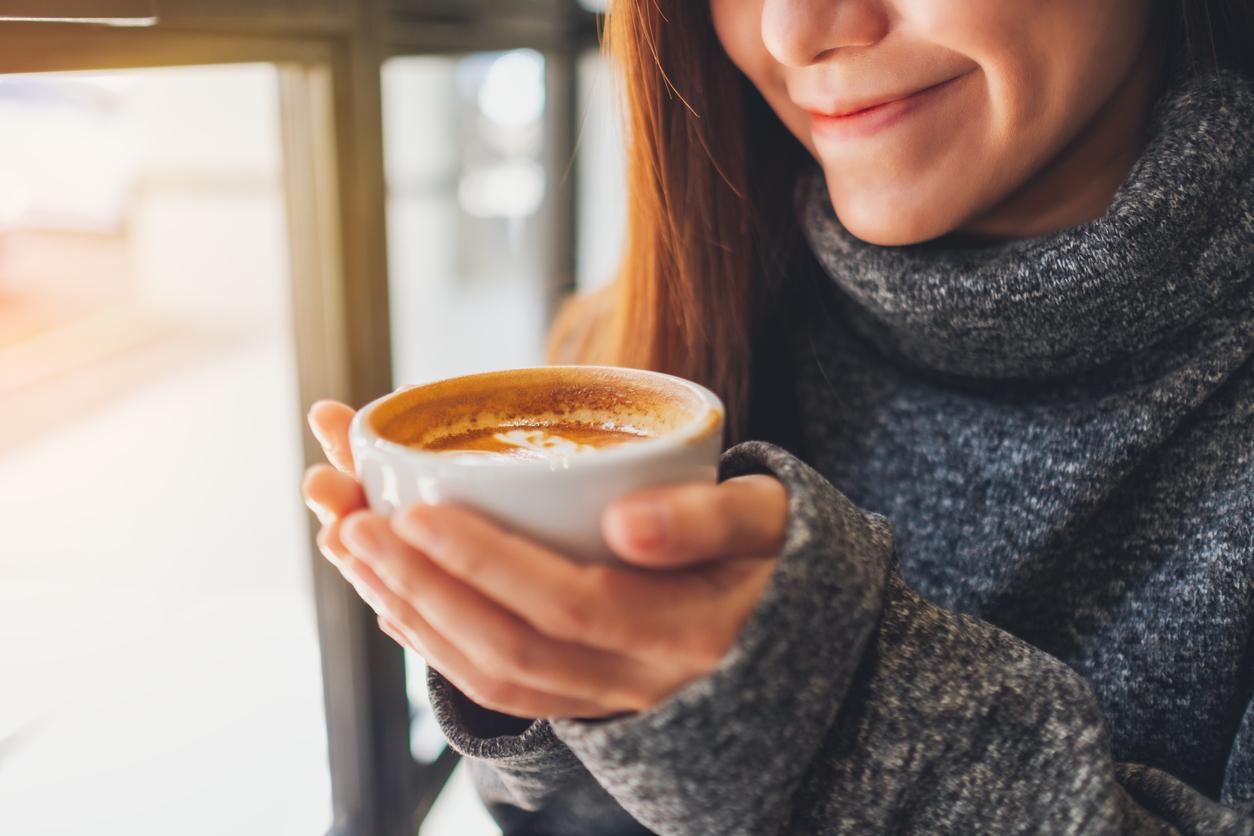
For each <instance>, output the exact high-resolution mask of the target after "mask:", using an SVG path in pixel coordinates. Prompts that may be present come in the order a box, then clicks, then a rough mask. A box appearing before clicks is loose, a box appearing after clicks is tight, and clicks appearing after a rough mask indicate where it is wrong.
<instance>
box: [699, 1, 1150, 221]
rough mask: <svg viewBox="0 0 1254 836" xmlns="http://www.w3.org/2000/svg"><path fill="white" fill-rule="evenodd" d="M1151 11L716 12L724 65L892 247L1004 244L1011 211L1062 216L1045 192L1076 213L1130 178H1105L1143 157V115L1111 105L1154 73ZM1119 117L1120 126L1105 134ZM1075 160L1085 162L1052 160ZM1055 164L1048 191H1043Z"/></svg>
mask: <svg viewBox="0 0 1254 836" xmlns="http://www.w3.org/2000/svg"><path fill="white" fill-rule="evenodd" d="M682 1H683V2H687V0H682ZM1150 2H1151V0H1051V1H1050V2H1041V0H710V6H711V12H712V14H713V20H714V26H715V30H716V31H717V33H718V37H719V40H720V41H721V42H722V45H723V48H724V49H725V50H726V51H727V54H728V56H729V57H730V58H731V60H732V61H733V62H734V63H735V64H736V66H738V67H739V68H740V70H741V71H742V72H743V73H744V74H745V75H746V76H747V77H748V78H749V80H750V81H752V82H753V84H754V85H755V86H756V87H757V88H758V90H760V91H761V93H762V95H763V96H764V97H765V99H766V101H767V102H768V103H769V104H770V106H771V107H772V108H773V109H774V110H775V112H776V113H777V114H778V115H779V117H780V119H781V120H783V122H784V124H785V125H786V126H787V127H788V129H789V130H790V131H792V133H793V134H794V135H795V136H796V137H797V138H798V139H799V140H801V142H802V143H803V144H804V145H805V146H806V147H807V148H808V149H809V151H810V153H811V154H812V155H814V157H815V159H817V160H818V161H819V163H820V164H821V166H822V168H823V172H824V174H825V176H826V179H827V185H828V190H829V191H830V193H831V196H832V203H833V207H834V208H835V210H836V214H837V216H838V217H839V218H840V220H841V222H842V223H843V224H844V226H845V227H846V228H847V229H849V231H850V232H852V233H853V234H854V235H857V236H858V237H860V238H863V239H865V240H867V241H870V242H872V243H877V244H885V245H893V244H908V243H916V242H919V241H925V240H928V239H930V238H935V237H938V236H940V235H944V234H946V233H949V232H952V231H955V230H960V231H969V232H973V233H976V234H983V233H989V234H994V235H996V234H1004V233H1010V234H1013V227H1014V224H1013V223H1009V222H1008V221H1006V218H1008V217H1009V214H1014V213H1015V212H1019V213H1022V212H1023V211H1025V210H1026V211H1029V212H1033V211H1035V212H1037V213H1038V214H1039V213H1040V212H1042V211H1043V212H1045V213H1046V214H1049V212H1050V211H1054V212H1055V214H1058V213H1057V211H1055V210H1056V207H1055V209H1050V208H1049V207H1046V206H1043V205H1042V206H1037V204H1043V203H1049V196H1050V195H1051V194H1053V195H1055V197H1056V198H1057V199H1058V200H1061V201H1062V202H1063V203H1064V204H1065V203H1067V201H1068V200H1069V199H1070V200H1071V201H1072V202H1075V198H1074V197H1071V198H1069V197H1068V196H1069V195H1075V194H1080V193H1083V192H1085V190H1086V189H1087V190H1089V191H1092V188H1091V187H1090V186H1089V185H1087V184H1089V183H1091V182H1097V181H1101V180H1103V176H1104V179H1105V180H1106V181H1110V182H1112V183H1113V185H1111V186H1110V188H1109V189H1108V193H1107V194H1106V195H1105V200H1106V201H1107V202H1108V201H1109V197H1110V195H1111V194H1113V189H1114V188H1115V187H1117V185H1118V181H1120V180H1122V176H1123V175H1124V174H1126V171H1127V168H1126V166H1125V167H1124V168H1123V170H1122V171H1120V172H1118V173H1117V177H1116V178H1115V179H1114V180H1113V181H1111V178H1110V169H1111V168H1112V167H1117V166H1118V165H1119V164H1120V163H1121V162H1125V161H1126V163H1127V165H1130V164H1131V160H1132V159H1135V154H1133V155H1132V156H1131V157H1129V156H1128V152H1129V149H1128V148H1127V147H1122V148H1121V147H1119V146H1121V145H1122V146H1127V145H1129V144H1134V145H1135V146H1136V150H1138V151H1139V147H1140V146H1139V141H1140V140H1139V130H1140V127H1141V125H1142V124H1143V118H1144V113H1143V112H1141V113H1140V120H1139V121H1138V119H1137V118H1134V117H1135V116H1136V113H1132V112H1130V111H1129V108H1128V106H1126V105H1125V104H1123V103H1122V102H1121V99H1124V98H1127V97H1128V96H1132V95H1133V94H1134V93H1135V91H1138V90H1143V89H1144V88H1145V85H1144V84H1138V83H1137V77H1138V76H1139V75H1143V74H1144V73H1145V72H1149V71H1151V70H1152V69H1153V66H1152V65H1147V62H1146V60H1145V58H1144V53H1145V52H1147V51H1148V50H1147V49H1143V48H1144V47H1146V43H1147V33H1148V31H1149V28H1150V26H1149V24H1150V17H1151V9H1150ZM1147 66H1149V69H1148V70H1147V69H1146V67H1147ZM1142 98H1144V97H1142ZM877 105H878V106H877ZM1144 109H1145V108H1141V109H1140V110H1141V111H1143V110H1144ZM1133 110H1135V108H1134V109H1133ZM859 111H860V112H859ZM1121 113H1124V114H1128V117H1127V118H1124V117H1119V118H1118V119H1117V121H1120V122H1121V123H1122V122H1126V123H1127V127H1124V128H1121V127H1120V126H1119V125H1114V126H1111V125H1109V124H1104V123H1108V122H1110V121H1111V120H1112V119H1116V115H1117V114H1121ZM1120 134H1124V135H1125V136H1121V135H1120ZM1094 141H1097V142H1098V144H1099V146H1100V147H1097V148H1093V147H1087V148H1085V147H1083V146H1086V143H1087V144H1088V145H1089V146H1091V145H1092V143H1093V142H1094ZM1069 155H1070V156H1071V157H1076V155H1079V159H1080V163H1076V162H1075V161H1074V160H1073V161H1072V162H1071V163H1068V164H1067V165H1060V163H1059V159H1060V158H1063V157H1068V156H1069ZM1101 166H1105V168H1104V169H1103V168H1101ZM1086 167H1087V169H1088V170H1086ZM1055 169H1057V173H1058V177H1057V178H1053V179H1054V180H1055V181H1056V182H1054V183H1052V184H1051V183H1042V182H1041V181H1042V180H1043V179H1050V172H1051V171H1054V170H1055ZM1066 177H1069V178H1071V179H1072V180H1074V181H1075V182H1074V183H1073V184H1069V183H1064V182H1062V178H1066ZM1025 190H1026V191H1031V192H1032V196H1031V197H1030V198H1029V197H1028V196H1027V195H1026V191H1025ZM1025 201H1026V203H1025ZM1055 203H1057V201H1055ZM1033 207H1036V208H1033ZM1103 209H1104V206H1103ZM999 212H1000V213H1001V215H1002V219H1001V221H1000V222H999V219H998V214H999ZM1007 213H1009V214H1007ZM1092 214H1093V213H1092V212H1090V215H1092ZM1096 214H1101V211H1098V212H1097V213H1096ZM1065 215H1066V213H1065V212H1063V213H1062V215H1061V216H1060V219H1061V220H1063V221H1065V217H1064V216H1065ZM1080 220H1087V218H1080V219H1076V220H1073V221H1072V222H1074V223H1078V222H1080ZM1031 225H1032V224H1031V223H1029V224H1028V226H1031ZM1057 225H1058V224H1055V226H1057ZM1061 225H1062V226H1066V225H1070V224H1069V223H1066V222H1063V223H1061ZM1037 231H1040V230H1037Z"/></svg>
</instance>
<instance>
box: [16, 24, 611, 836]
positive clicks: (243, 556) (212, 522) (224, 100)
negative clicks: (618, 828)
mask: <svg viewBox="0 0 1254 836" xmlns="http://www.w3.org/2000/svg"><path fill="white" fill-rule="evenodd" d="M545 73H546V59H545V55H544V54H543V52H540V51H537V50H535V49H531V48H519V49H503V50H492V51H487V52H467V53H460V54H447V55H422V56H401V57H396V58H390V59H388V60H386V61H384V62H383V63H382V78H381V90H382V95H383V148H384V171H385V177H386V209H387V214H386V217H387V230H386V231H387V241H388V250H387V261H388V267H389V277H390V278H389V296H390V306H389V311H390V313H389V317H390V324H391V334H392V348H393V356H392V368H393V378H394V383H395V384H397V385H399V384H404V383H415V382H422V381H426V380H432V379H436V378H440V377H445V376H448V375H452V374H458V373H463V372H470V371H480V370H485V369H490V368H503V367H510V366H520V365H531V364H537V363H539V362H541V360H542V345H543V336H544V331H545V327H546V321H547V317H548V315H549V312H550V310H551V305H552V302H553V300H552V298H551V297H552V282H551V280H550V277H549V273H551V269H552V268H551V260H550V256H549V255H547V254H546V249H545V245H544V242H545V241H546V236H548V235H549V234H550V232H551V230H549V229H548V228H547V227H546V224H551V223H552V220H551V216H550V215H549V214H548V213H547V212H546V209H545V207H546V205H547V204H546V195H547V194H550V193H551V192H552V191H553V190H554V189H555V187H556V186H555V184H557V183H559V182H560V181H561V178H563V177H565V176H569V174H570V172H569V170H566V171H564V170H560V168H559V167H558V166H555V165H553V162H552V160H551V159H550V158H549V156H546V147H547V146H546V142H547V141H548V140H547V139H546V137H547V136H549V134H548V133H547V131H546V127H547V120H548V114H549V110H550V108H549V105H548V103H547V102H546V84H545ZM577 83H578V102H579V107H578V118H577V124H578V132H579V146H578V154H577V156H576V157H575V158H574V159H573V160H570V161H568V162H569V163H570V166H571V167H573V169H574V170H575V171H576V173H577V174H576V177H577V184H578V200H577V202H576V205H577V211H578V224H577V229H578V240H577V242H576V250H575V252H576V263H577V265H578V270H577V274H578V275H577V276H576V277H575V281H576V283H577V284H578V285H579V286H583V287H590V286H593V285H595V284H598V283H600V282H602V281H605V280H607V279H608V278H610V276H611V275H612V272H613V267H614V263H615V261H616V258H617V252H618V248H619V247H620V246H621V244H620V240H621V227H622V171H621V147H620V146H621V140H620V138H619V136H618V125H617V122H616V121H615V114H614V112H613V106H612V103H611V99H610V92H611V84H612V82H611V80H610V78H609V76H608V70H607V68H606V67H605V65H604V61H603V59H602V58H601V57H600V56H599V55H598V54H596V52H595V51H588V52H586V54H584V55H583V56H582V57H580V59H579V61H578V73H577ZM279 98H280V79H279V74H278V71H277V69H276V66H275V65H273V64H266V63H259V64H231V65H215V66H193V67H162V68H155V69H123V70H114V71H108V72H95V71H93V72H77V73H44V74H21V75H14V74H9V75H0V126H2V128H0V404H2V405H3V408H0V497H3V499H4V503H3V509H2V510H0V533H2V535H3V538H4V546H3V548H0V658H2V659H3V660H4V668H5V682H4V686H3V688H0V832H5V833H15V834H18V833H20V834H23V836H35V834H76V836H77V834H84V833H108V834H111V833H125V834H132V836H135V835H137V834H153V836H156V835H157V834H162V836H164V835H165V834H170V833H179V834H221V833H232V834H237V833H248V834H251V833H256V834H288V833H291V834H298V833H299V834H306V833H308V834H315V833H316V834H321V833H327V832H330V831H331V830H332V829H333V827H334V824H335V823H334V822H333V812H332V804H331V777H332V776H331V773H330V771H329V769H328V743H327V734H326V723H327V717H326V715H325V713H324V702H323V688H324V683H323V672H322V667H321V665H320V656H319V636H318V623H317V620H316V618H315V595H314V590H313V585H312V582H311V570H310V566H311V565H312V564H313V562H314V560H315V556H314V555H312V554H311V547H310V542H309V536H308V534H309V521H308V516H307V512H306V511H305V509H304V507H303V505H302V503H301V501H300V496H299V493H298V483H299V479H300V475H301V472H302V470H303V467H304V464H305V458H304V455H303V453H302V445H303V444H304V443H305V442H304V440H303V439H302V433H303V432H304V428H303V424H302V422H301V415H302V409H303V407H304V404H302V403H301V402H300V397H299V394H298V387H297V378H298V374H297V365H298V360H299V358H298V357H297V354H296V351H295V349H294V347H293V346H294V343H293V322H292V286H293V282H294V281H297V280H299V279H300V277H299V276H293V275H292V271H291V268H290V265H291V263H292V262H291V260H290V258H289V250H290V246H291V241H290V236H291V229H290V226H289V223H288V221H289V219H288V217H287V213H288V211H289V209H290V207H289V205H288V203H287V201H288V200H289V197H288V195H290V194H291V191H290V190H287V189H285V183H284V165H283V162H284V161H283V153H284V150H283V146H282V143H281V142H280V136H279V133H280V115H281V108H280V102H279ZM406 670H407V679H408V693H409V699H410V701H411V704H412V712H411V720H412V722H411V728H410V750H411V752H412V755H413V757H414V759H415V760H416V761H417V762H420V763H421V762H433V761H434V760H435V759H436V758H437V757H438V756H439V754H440V752H441V751H442V749H443V739H442V737H441V735H440V733H439V730H438V728H437V727H436V726H435V724H434V722H433V720H432V718H431V717H430V714H429V711H428V710H427V709H426V702H425V686H424V685H423V677H424V671H423V668H422V663H421V660H420V659H418V658H417V657H414V656H413V655H412V654H410V655H407V658H406ZM327 687H335V683H330V684H327ZM67 800H71V802H72V803H67ZM189 811H194V815H189ZM174 822H177V826H176V827H172V823H174ZM421 832H422V833H424V834H457V836H473V834H477V833H496V832H498V831H497V829H496V828H495V826H494V825H493V824H492V822H491V820H490V819H489V818H488V817H487V814H486V813H485V812H484V811H483V810H482V808H481V807H480V806H479V804H478V802H477V800H476V799H475V798H474V796H473V791H472V789H471V788H470V785H469V781H468V779H467V776H466V775H465V774H464V771H463V769H462V768H461V767H459V768H458V769H457V770H456V771H455V772H454V773H453V776H452V778H451V779H450V780H449V782H448V784H447V786H446V788H445V789H444V790H443V792H442V794H441V795H440V798H439V800H437V802H436V804H435V807H434V808H433V809H432V810H431V812H430V814H429V815H428V816H427V817H426V819H425V822H424V824H423V827H422V830H421Z"/></svg>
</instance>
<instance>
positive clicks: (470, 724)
mask: <svg viewBox="0 0 1254 836" xmlns="http://www.w3.org/2000/svg"><path fill="white" fill-rule="evenodd" d="M427 693H428V696H429V697H430V700H431V710H432V712H433V713H434V714H435V719H436V722H438V723H439V725H440V730H441V731H442V732H444V737H445V738H446V739H447V740H448V743H449V746H451V747H452V748H453V750H454V751H456V752H457V753H458V754H460V755H462V756H463V757H467V758H475V759H477V760H484V761H490V762H491V763H492V765H493V766H495V767H501V768H504V769H507V770H509V771H510V772H511V773H514V774H516V776H517V777H518V778H519V779H520V780H522V781H523V783H527V782H526V780H525V779H524V778H523V776H525V775H528V774H530V775H535V776H536V777H537V779H539V778H540V777H541V776H547V777H548V778H550V779H551V778H553V777H556V776H557V775H559V774H561V773H564V772H568V771H573V770H582V766H581V765H580V763H579V761H578V760H577V759H576V758H575V757H574V755H572V754H571V752H570V750H569V749H567V748H566V746H565V745H564V744H563V743H562V742H561V741H560V740H558V739H557V737H556V736H555V735H554V734H553V728H552V726H551V725H549V722H548V721H547V720H531V721H527V720H524V719H522V718H518V717H511V716H510V715H508V714H501V713H499V712H496V711H490V710H488V709H486V708H483V707H482V706H479V705H477V704H476V703H474V702H472V701H471V699H470V698H469V697H467V696H466V695H465V694H463V693H462V692H461V691H460V690H458V688H457V687H456V686H455V685H453V684H452V683H451V682H449V681H448V680H447V679H445V678H444V676H443V675H441V674H440V673H439V672H438V671H436V670H435V669H434V668H427ZM552 783H553V781H552V780H544V781H539V782H538V785H537V789H539V788H540V786H541V785H544V786H547V785H550V784H552ZM511 789H516V788H514V787H511ZM517 789H525V788H523V787H519V788H517ZM528 794H529V793H526V792H524V793H521V794H520V797H526V795H528ZM516 795H518V793H516Z"/></svg>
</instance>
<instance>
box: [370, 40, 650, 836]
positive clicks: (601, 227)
mask: <svg viewBox="0 0 1254 836" xmlns="http://www.w3.org/2000/svg"><path fill="white" fill-rule="evenodd" d="M575 72H576V73H577V85H576V86H577V91H578V92H577V96H578V99H577V101H576V102H575V103H574V104H575V108H576V117H575V118H576V121H575V125H574V130H575V131H576V136H577V157H576V159H575V160H574V161H571V160H569V159H566V160H562V159H560V158H561V155H560V154H551V153H550V150H551V149H548V148H546V143H548V142H552V141H554V137H556V136H560V135H561V126H556V125H553V124H552V123H551V121H552V118H553V117H552V116H551V114H552V112H553V109H552V108H550V107H548V103H547V101H546V89H561V85H558V86H557V88H554V87H553V85H552V83H551V81H550V82H548V83H546V75H550V74H549V73H547V71H546V61H545V57H544V55H542V54H541V53H538V52H534V51H532V50H529V49H519V50H511V51H506V52H487V53H475V54H468V55H455V56H417V57H399V58H393V59H391V60H389V61H387V62H386V63H385V64H384V67H383V77H382V82H383V103H384V110H383V115H384V159H385V173H386V182H387V201H388V202H387V206H388V247H389V271H390V278H389V281H390V303H391V327H392V344H393V368H394V378H395V383H396V385H398V386H399V385H405V384H412V383H422V382H424V381H429V380H435V379H439V378H443V377H448V376H451V375H457V374H466V373H471V372H477V371H484V370H487V369H496V368H507V367H515V366H526V365H536V364H539V363H542V362H543V359H544V358H543V348H544V336H545V332H546V328H547V315H548V305H549V302H550V301H551V300H550V298H549V297H550V293H551V287H552V286H553V281H552V279H551V277H550V275H549V274H550V273H551V272H552V265H553V264H555V263H557V261H556V259H560V258H561V254H560V253H555V252H553V251H552V247H553V243H552V242H553V239H554V236H553V232H554V230H553V225H554V224H555V223H557V222H558V221H557V220H556V219H555V215H554V213H552V212H550V211H549V209H550V206H551V200H552V197H553V195H554V193H555V192H556V190H557V189H559V188H561V184H562V182H563V180H564V178H565V177H567V176H568V175H569V174H570V172H571V171H572V170H573V171H575V172H576V174H577V178H576V179H577V182H578V189H577V194H576V199H577V206H576V218H577V220H576V227H577V236H576V240H575V241H574V245H575V250H576V251H575V260H576V265H577V267H576V272H577V276H576V277H575V278H576V282H577V284H578V286H579V287H581V288H585V289H586V288H590V287H593V286H596V285H598V284H600V283H602V282H604V281H606V280H608V279H609V278H611V277H612V276H613V273H614V270H615V267H616V264H617V259H618V256H619V251H620V248H621V246H622V224H623V219H624V214H625V203H626V201H625V197H624V184H623V159H622V154H623V152H622V141H621V138H620V133H621V128H620V125H619V122H618V112H617V110H616V108H615V104H614V101H613V97H614V95H615V92H616V91H615V88H614V86H613V85H614V82H613V80H612V77H611V75H610V72H609V69H608V63H607V62H606V61H605V59H604V58H602V57H601V55H600V54H599V53H598V52H597V51H596V50H589V51H588V52H587V53H585V54H584V56H583V57H582V58H581V59H580V60H579V61H578V62H577V64H576V67H575ZM567 156H568V155H567ZM546 160H549V161H550V162H549V165H551V166H555V167H556V168H557V169H558V170H546V168H545V161H546ZM555 160H556V162H554V161H555ZM406 669H407V674H408V677H407V678H408V683H409V688H408V691H409V699H410V704H411V710H412V724H411V731H410V750H411V752H412V754H413V756H414V758H415V759H416V760H417V761H419V762H420V763H432V762H434V760H435V758H436V757H438V755H439V754H440V752H441V751H442V750H443V749H444V745H445V744H444V738H443V735H442V734H441V733H440V730H439V728H438V726H437V725H436V723H435V721H434V718H433V717H432V716H431V712H430V706H429V704H428V702H427V695H426V683H425V676H426V670H425V666H424V664H423V661H422V659H421V658H419V657H418V656H416V655H414V654H412V653H408V652H407V653H406ZM422 833H423V834H425V836H443V835H444V834H458V836H463V834H464V835H465V836H473V834H478V833H483V834H488V833H499V830H498V829H497V828H496V826H495V824H494V823H493V822H492V820H491V818H490V817H489V816H488V814H487V813H486V811H485V810H484V809H483V806H482V805H481V804H480V803H479V801H478V798H477V797H476V795H475V793H474V789H473V786H472V783H471V781H470V778H469V775H468V774H467V772H466V769H465V766H464V764H463V765H459V766H458V767H457V769H456V770H455V771H454V773H453V775H452V777H451V778H450V780H449V783H448V785H447V787H446V788H445V790H444V792H443V793H442V794H441V795H440V797H439V799H438V800H437V801H436V804H435V806H434V807H433V808H432V810H431V812H430V814H429V816H428V817H427V819H426V821H425V823H424V825H423V828H422Z"/></svg>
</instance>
